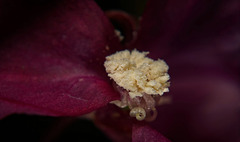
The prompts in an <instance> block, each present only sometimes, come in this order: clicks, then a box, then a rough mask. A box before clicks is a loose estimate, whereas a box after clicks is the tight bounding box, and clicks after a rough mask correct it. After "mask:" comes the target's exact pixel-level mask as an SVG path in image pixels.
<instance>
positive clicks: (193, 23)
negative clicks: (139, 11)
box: [0, 0, 240, 142]
mask: <svg viewBox="0 0 240 142" xmlns="http://www.w3.org/2000/svg"><path fill="white" fill-rule="evenodd" d="M13 3H14V1H13ZM16 4H17V5H19V4H20V5H22V7H21V6H19V7H16V9H13V10H9V9H8V7H9V5H10V6H11V3H9V2H7V1H4V0H2V1H0V9H1V10H0V29H1V32H0V117H1V118H3V117H5V116H7V115H10V114H13V113H26V114H37V115H47V116H80V115H83V114H87V113H89V112H92V111H94V110H95V111H96V113H95V116H94V122H95V123H96V125H97V126H98V127H99V128H100V129H102V130H103V131H104V132H105V133H106V134H107V135H108V136H109V137H110V138H111V139H113V140H114V141H130V140H132V141H136V142H137V141H163V142H164V141H169V140H168V139H170V140H173V141H195V142H198V141H199V142H200V141H218V142H229V141H232V142H235V141H239V139H240V138H239V137H240V136H239V129H240V128H239V125H240V123H239V120H240V119H239V107H240V106H239V100H240V96H239V94H240V89H239V85H240V84H239V70H240V63H239V62H240V59H239V57H240V56H239V51H240V49H239V48H240V21H239V17H240V14H239V12H240V8H239V5H240V4H239V1H238V0H228V1H227V0H221V1H220V0H201V1H200V0H199V1H198V0H184V1H177V0H161V1H160V0H149V1H148V3H147V6H146V9H145V12H144V14H143V16H142V18H141V19H142V20H141V23H140V28H139V29H137V30H136V31H134V28H133V29H131V28H128V27H131V26H132V27H134V22H133V21H132V20H131V18H130V17H129V16H128V15H127V14H126V13H122V12H115V13H114V12H110V13H106V14H104V13H103V12H102V10H101V9H100V8H99V7H98V6H97V5H96V4H95V2H94V1H92V0H62V1H48V2H46V1H37V2H36V3H31V2H29V1H24V0H22V1H20V2H16ZM107 16H108V17H109V18H110V20H115V22H118V23H119V24H120V25H122V26H123V27H124V28H123V29H121V30H120V31H117V30H115V29H114V27H113V25H112V24H111V23H110V21H109V19H108V18H107ZM134 49H136V50H134ZM138 51H141V52H138ZM142 51H146V52H149V55H148V57H146V56H145V55H146V54H147V53H146V52H142ZM116 52H117V53H116ZM130 52H131V53H130ZM115 53H116V54H115ZM121 53H123V54H128V57H125V58H124V59H123V60H126V59H129V60H128V61H126V62H122V59H120V60H118V59H119V58H122V56H120V57H116V56H117V54H121ZM134 54H139V56H142V58H141V60H142V62H143V63H146V62H147V64H142V63H140V62H139V61H138V60H132V59H130V58H134V56H132V55H134ZM115 55H116V56H115ZM139 56H137V57H139ZM150 58H152V59H150ZM159 58H160V59H164V61H166V63H167V64H166V63H165V62H164V61H163V60H158V59H159ZM105 61H106V62H105ZM113 62H114V63H113ZM116 62H118V63H119V62H121V63H120V64H121V65H120V64H119V66H121V68H115V69H112V67H113V66H112V65H109V64H112V63H113V64H114V65H116ZM149 62H151V63H153V64H155V63H156V64H157V65H156V66H153V68H154V67H156V68H158V67H160V66H161V67H162V68H159V69H157V70H156V71H159V70H160V72H159V74H158V73H157V74H156V75H160V76H156V77H155V78H154V77H153V78H154V79H151V78H152V76H151V75H150V74H148V73H150V71H146V69H151V70H153V71H154V70H155V69H152V67H150V65H151V64H150V63H149ZM124 64H126V66H124ZM104 65H105V66H104ZM138 65H143V66H142V68H141V66H138ZM145 65H146V66H145ZM167 65H168V66H169V72H167V70H168V67H167ZM105 67H106V69H105ZM125 67H126V68H127V69H126V68H125ZM116 69H117V70H116ZM119 70H120V72H116V71H119ZM125 71H128V72H125ZM168 73H169V75H170V76H171V80H170V82H171V86H170V92H169V93H166V94H165V93H164V94H163V92H167V91H168V90H167V88H168V87H169V76H168ZM123 74H124V76H121V75H123ZM136 74H142V75H140V76H139V75H136ZM128 75H129V76H130V77H132V76H134V75H136V76H135V78H134V80H138V81H139V82H138V83H139V85H138V87H136V86H130V85H132V84H134V83H131V81H133V80H132V79H129V78H128ZM141 77H142V78H141ZM159 77H160V78H161V77H163V78H164V77H166V78H165V79H163V80H161V79H159V80H158V81H156V80H157V78H159ZM160 80H161V81H160ZM122 81H123V82H122ZM128 81H129V82H128ZM159 83H160V84H159ZM139 86H142V87H139ZM149 94H151V95H149ZM154 94H155V95H156V96H157V95H158V96H160V99H159V97H156V96H155V97H154ZM161 95H162V96H161ZM165 95H166V96H171V98H172V99H171V102H170V103H168V104H163V102H160V103H159V104H161V105H160V106H158V103H157V102H158V101H159V100H160V101H161V100H163V98H164V96H165ZM124 97H128V98H127V101H126V100H124ZM136 98H137V99H138V100H136ZM139 98H140V99H139ZM161 98H162V99H161ZM158 99H159V100H158ZM150 100H152V101H151V102H150V103H149V101H150ZM138 101H140V103H137V102H138ZM109 103H114V104H115V105H117V106H120V107H124V108H119V107H117V106H115V105H113V104H109ZM153 104H154V105H153ZM126 107H127V108H126ZM129 109H130V110H129ZM156 112H158V115H155V114H156ZM129 113H130V115H129ZM131 116H133V117H136V118H137V119H138V120H142V121H138V120H136V119H135V118H132V117H131ZM148 119H151V120H154V121H151V122H148V121H145V120H148ZM79 129H81V128H79Z"/></svg>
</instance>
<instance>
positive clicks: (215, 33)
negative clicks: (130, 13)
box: [136, 0, 240, 57]
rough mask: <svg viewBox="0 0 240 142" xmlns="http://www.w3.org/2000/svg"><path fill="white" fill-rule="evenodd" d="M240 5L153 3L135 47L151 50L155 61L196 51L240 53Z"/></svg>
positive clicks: (202, 0) (201, 0)
mask: <svg viewBox="0 0 240 142" xmlns="http://www.w3.org/2000/svg"><path fill="white" fill-rule="evenodd" d="M239 4H240V3H239V1H238V0H222V1H219V0H210V1H209V0H184V1H177V0H161V1H159V0H150V1H149V3H148V5H147V8H146V11H145V13H144V15H143V18H142V19H143V21H142V24H141V30H140V33H139V37H138V41H137V42H136V46H137V47H138V48H140V49H144V48H149V50H150V51H152V53H155V54H154V56H155V57H163V56H165V55H169V53H170V54H172V53H175V52H177V51H179V50H182V49H188V48H193V47H194V48H215V49H217V50H220V51H222V52H226V53H228V52H230V51H231V53H234V52H235V51H237V50H238V52H239V44H240V43H239V42H240V40H239V31H240V20H239V16H240V9H239ZM145 50H146V49H145ZM158 50H161V52H159V51H158Z"/></svg>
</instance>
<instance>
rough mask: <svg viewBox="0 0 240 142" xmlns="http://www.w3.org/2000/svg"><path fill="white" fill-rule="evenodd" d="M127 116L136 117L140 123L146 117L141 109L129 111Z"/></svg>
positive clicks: (136, 108)
mask: <svg viewBox="0 0 240 142" xmlns="http://www.w3.org/2000/svg"><path fill="white" fill-rule="evenodd" d="M129 115H130V116H131V117H136V119H137V120H139V121H142V120H144V119H145V117H146V112H145V110H144V109H143V108H141V107H135V108H133V109H132V110H131V111H130V113H129Z"/></svg>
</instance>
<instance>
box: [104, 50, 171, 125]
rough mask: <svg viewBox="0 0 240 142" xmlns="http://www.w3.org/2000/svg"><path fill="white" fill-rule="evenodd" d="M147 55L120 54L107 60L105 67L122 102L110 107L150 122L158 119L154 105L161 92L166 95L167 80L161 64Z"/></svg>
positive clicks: (161, 62)
mask: <svg viewBox="0 0 240 142" xmlns="http://www.w3.org/2000/svg"><path fill="white" fill-rule="evenodd" d="M147 54H148V52H139V51H137V50H133V51H131V52H130V51H128V50H124V51H119V52H116V53H115V54H112V55H110V56H107V57H106V61H105V63H104V66H105V68H106V72H107V73H108V76H109V77H110V78H111V79H112V80H113V86H114V87H115V89H116V90H117V91H118V92H119V93H120V94H121V100H115V101H112V102H111V103H113V104H115V105H117V106H118V107H121V108H124V107H129V109H130V113H129V115H130V116H131V117H136V119H137V120H139V121H141V120H144V119H145V120H149V121H152V120H154V119H155V118H156V116H157V111H156V108H155V107H156V105H159V104H158V102H160V101H159V100H160V99H161V98H160V97H161V96H162V95H163V93H164V92H168V91H169V90H168V87H169V85H170V83H169V82H168V81H169V79H170V77H169V75H168V73H167V72H168V65H167V64H166V63H165V62H164V61H163V60H160V59H158V60H155V61H154V60H152V59H150V58H148V57H146V55H147Z"/></svg>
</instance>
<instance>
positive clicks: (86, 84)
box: [0, 0, 119, 117]
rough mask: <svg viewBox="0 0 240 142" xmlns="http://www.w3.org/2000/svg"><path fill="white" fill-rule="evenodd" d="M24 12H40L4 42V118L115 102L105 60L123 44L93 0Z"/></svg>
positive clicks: (0, 105) (0, 95)
mask: <svg viewBox="0 0 240 142" xmlns="http://www.w3.org/2000/svg"><path fill="white" fill-rule="evenodd" d="M23 2H26V1H23ZM38 2H41V1H38ZM24 6H25V5H24V4H23V7H24ZM26 7H31V5H28V6H26ZM20 9H21V10H26V11H25V13H28V12H36V11H34V10H33V9H41V10H42V11H41V12H39V11H38V12H36V13H37V14H36V15H34V14H32V15H33V16H32V17H30V19H28V20H29V21H31V22H29V21H28V22H29V23H28V25H27V26H26V25H25V26H23V27H18V30H16V31H15V32H11V33H10V34H9V35H8V36H7V38H1V43H0V47H1V48H0V64H1V66H0V112H1V113H0V117H4V116H6V115H8V114H10V113H16V112H17V113H23V112H24V113H33V114H43V115H52V116H59V115H81V114H83V113H87V112H90V111H92V110H94V109H97V108H99V107H101V106H104V105H106V104H107V103H108V102H109V101H111V100H113V99H116V98H117V96H118V95H117V94H116V93H115V92H114V91H113V89H112V87H111V85H110V84H109V82H108V81H106V79H108V78H106V74H105V71H104V68H103V62H104V60H105V56H106V55H108V54H110V52H111V49H112V48H111V47H115V48H118V44H119V43H118V39H117V37H116V36H115V34H114V30H113V27H112V25H111V24H110V23H109V21H108V20H107V18H106V17H105V16H104V14H103V13H102V11H101V10H100V9H99V8H98V6H97V5H96V4H95V3H94V2H93V1H91V0H90V1H89V0H80V1H78V0H68V1H51V2H49V3H48V2H46V3H40V4H36V5H33V6H32V7H31V8H29V9H27V8H26V9H24V8H20ZM45 9H46V10H45ZM12 13H13V15H14V14H16V17H17V16H23V15H18V11H13V12H12ZM20 13H21V11H20ZM23 13H24V12H23ZM16 17H15V18H16ZM23 17H24V16H23ZM2 18H3V19H4V16H2ZM13 18H14V17H13ZM17 19H21V18H17ZM10 22H11V20H10ZM18 22H19V24H21V22H23V23H24V21H21V20H19V21H18ZM3 25H4V24H3ZM5 25H6V24H5ZM9 25H12V24H9ZM13 25H14V24H13ZM23 25H24V24H23ZM7 28H8V27H7ZM9 29H10V28H9ZM106 46H110V50H106Z"/></svg>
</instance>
